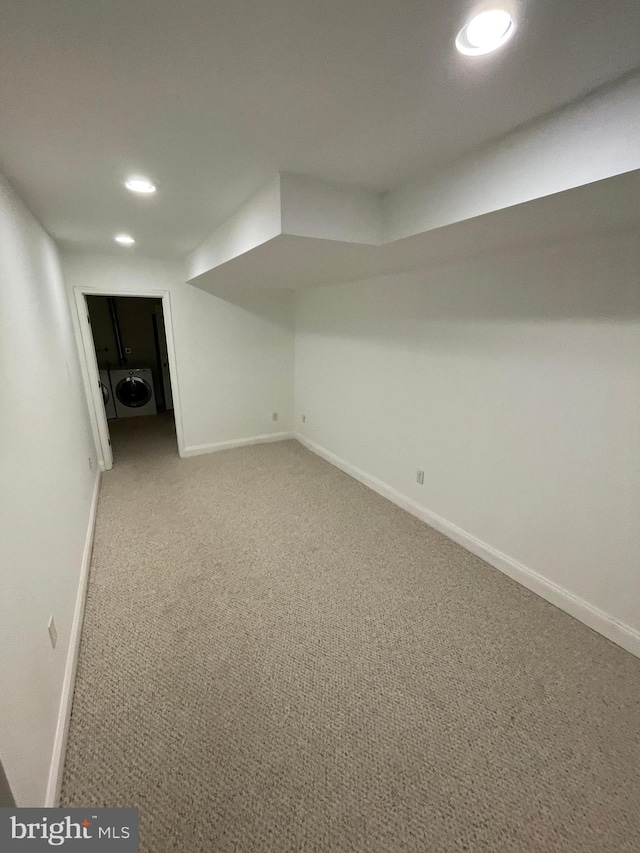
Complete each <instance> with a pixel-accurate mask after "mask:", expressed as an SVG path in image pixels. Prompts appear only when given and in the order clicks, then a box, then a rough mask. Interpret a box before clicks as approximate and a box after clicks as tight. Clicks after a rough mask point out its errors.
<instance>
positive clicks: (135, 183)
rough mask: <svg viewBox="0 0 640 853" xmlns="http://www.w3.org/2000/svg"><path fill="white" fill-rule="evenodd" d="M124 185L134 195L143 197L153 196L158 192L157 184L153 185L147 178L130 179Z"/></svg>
mask: <svg viewBox="0 0 640 853" xmlns="http://www.w3.org/2000/svg"><path fill="white" fill-rule="evenodd" d="M124 185H125V187H126V188H127V189H128V190H131V192H132V193H141V194H142V195H151V193H154V192H155V191H156V188H155V184H152V183H151V181H149V180H147V178H128V179H127V180H126V181H125V184H124Z"/></svg>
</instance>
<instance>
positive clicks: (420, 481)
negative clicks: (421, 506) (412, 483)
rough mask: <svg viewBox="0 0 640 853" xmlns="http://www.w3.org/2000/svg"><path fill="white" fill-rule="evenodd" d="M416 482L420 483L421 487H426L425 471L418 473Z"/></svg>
mask: <svg viewBox="0 0 640 853" xmlns="http://www.w3.org/2000/svg"><path fill="white" fill-rule="evenodd" d="M416 481H417V482H418V483H420V485H421V486H424V471H417V472H416Z"/></svg>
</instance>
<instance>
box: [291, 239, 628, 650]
mask: <svg viewBox="0 0 640 853" xmlns="http://www.w3.org/2000/svg"><path fill="white" fill-rule="evenodd" d="M302 414H305V415H306V424H304V425H303V424H302V423H301V416H302ZM638 424H640V241H639V240H638V237H637V235H631V236H624V235H619V236H616V237H610V238H602V239H597V240H595V239H594V240H589V241H582V242H573V243H564V244H558V245H555V246H551V247H547V248H539V249H537V250H535V251H528V252H526V253H520V254H510V255H502V256H494V257H490V258H484V259H482V260H477V261H474V262H472V263H467V264H464V265H459V266H448V267H445V268H440V269H436V270H432V271H429V272H424V271H423V272H421V273H415V274H414V273H412V274H405V275H401V276H395V277H387V278H380V279H377V280H369V281H365V282H361V283H355V284H346V285H335V286H330V287H325V288H317V289H314V290H307V291H299V292H298V293H297V294H296V425H297V430H298V431H299V432H300V433H301V434H302V436H304V437H306V438H307V439H309V440H311V441H312V442H314V443H315V444H316V445H319V446H320V447H321V448H324V449H325V450H328V451H330V452H331V453H333V454H335V455H336V456H337V457H338V458H339V459H342V460H344V461H346V462H347V463H348V464H349V465H350V466H355V467H356V468H357V469H360V471H362V472H365V473H366V474H367V475H369V476H370V477H374V478H377V479H378V480H379V481H382V483H383V484H386V486H388V487H391V488H392V489H394V490H396V492H397V493H399V494H400V495H401V496H403V497H404V498H406V500H407V501H408V502H410V503H411V502H413V503H412V505H413V506H414V507H418V508H423V509H425V510H427V511H429V512H430V513H435V514H437V515H438V516H440V517H441V518H442V519H444V520H445V521H446V522H448V523H450V524H452V525H456V526H457V527H458V528H461V529H462V531H465V532H466V533H467V534H469V535H470V536H471V537H475V539H476V540H480V541H481V542H482V543H486V544H487V545H488V546H490V548H492V549H497V550H498V551H500V552H502V554H503V555H506V557H507V558H510V560H511V561H515V562H516V563H518V564H523V566H524V567H526V569H528V570H531V571H532V572H536V573H539V575H541V576H542V577H543V578H545V579H548V580H549V581H550V582H551V583H552V584H556V585H559V586H560V587H562V588H564V590H567V591H568V592H569V593H571V594H572V595H573V596H577V597H579V598H580V599H583V600H584V601H585V602H587V603H588V604H589V605H592V606H593V607H596V608H599V609H601V610H602V611H604V612H605V613H606V614H608V615H609V616H611V617H613V619H614V620H619V621H620V622H622V623H625V624H626V625H627V626H630V627H631V628H634V629H636V630H640V611H639V608H638V602H639V601H640V574H639V573H638V554H640V442H639V441H638ZM417 469H423V470H424V472H425V482H424V486H419V485H418V484H417V483H416V470H417ZM482 553H484V552H482ZM507 562H508V561H507ZM505 565H506V564H505ZM514 575H515V576H518V572H517V571H514ZM519 579H521V580H522V577H520V576H519ZM530 585H531V586H533V587H534V588H536V584H535V583H533V584H530ZM538 591H539V590H538ZM547 592H549V589H547ZM552 593H553V589H551V592H550V594H549V596H548V597H550V598H551V599H552V600H554V594H552ZM558 603H562V602H558ZM566 603H567V602H566V601H564V603H562V606H565V605H566ZM569 604H570V602H569ZM568 609H571V607H570V606H569V608H568ZM574 612H579V614H580V617H581V618H588V614H587V615H586V616H585V613H586V611H584V610H582V611H580V610H579V608H578V609H577V610H576V608H574ZM596 623H597V625H596V626H597V627H598V628H599V629H602V625H601V624H600V623H599V622H597V620H595V622H594V621H593V620H592V624H596ZM638 639H639V638H638V635H636V637H635V639H634V640H633V641H632V642H630V643H629V644H627V647H629V648H631V647H632V646H633V643H636V647H634V648H637V653H640V644H638Z"/></svg>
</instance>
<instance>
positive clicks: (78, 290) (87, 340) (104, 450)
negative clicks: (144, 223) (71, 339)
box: [73, 287, 184, 471]
mask: <svg viewBox="0 0 640 853" xmlns="http://www.w3.org/2000/svg"><path fill="white" fill-rule="evenodd" d="M73 295H74V298H75V304H76V311H77V320H78V328H79V329H80V340H81V343H82V347H81V349H80V363H81V366H82V373H83V377H84V380H85V391H86V394H87V402H88V404H89V415H90V417H91V426H92V427H93V432H94V439H95V443H96V451H97V453H98V464H99V466H100V468H102V470H103V471H108V470H109V469H110V468H111V467H112V466H113V455H112V453H111V442H110V441H109V425H108V423H107V413H106V412H105V409H104V402H103V400H102V390H101V383H100V371H99V369H98V359H97V358H96V350H95V346H94V343H93V332H92V331H91V323H90V322H89V308H88V305H87V299H86V297H87V296H142V297H150V298H152V299H162V315H163V318H164V331H165V337H166V339H167V352H168V355H169V377H170V379H171V394H172V397H173V415H174V418H175V422H176V436H177V439H178V453H179V454H180V456H184V430H183V428H182V408H181V406H180V388H179V385H178V364H177V360H176V350H175V342H174V337H173V320H172V316H171V298H170V295H169V291H168V290H138V289H133V288H132V289H130V290H126V289H124V288H122V289H118V290H105V289H104V288H101V287H74V288H73Z"/></svg>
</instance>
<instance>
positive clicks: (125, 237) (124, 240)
mask: <svg viewBox="0 0 640 853" xmlns="http://www.w3.org/2000/svg"><path fill="white" fill-rule="evenodd" d="M113 239H114V240H115V241H116V243H120V245H121V246H133V244H134V243H135V242H136V241H135V240H134V239H133V237H132V236H131V234H116V236H115V237H114V238H113Z"/></svg>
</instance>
